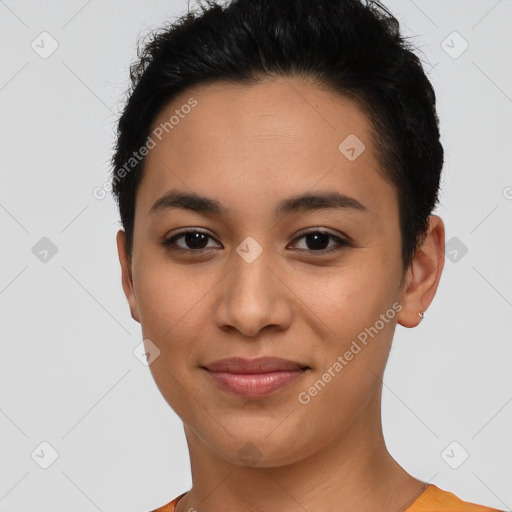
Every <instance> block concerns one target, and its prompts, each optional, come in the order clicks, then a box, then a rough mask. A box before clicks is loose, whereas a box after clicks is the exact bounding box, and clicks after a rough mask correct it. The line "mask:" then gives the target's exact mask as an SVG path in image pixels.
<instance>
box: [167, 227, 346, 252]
mask: <svg viewBox="0 0 512 512" xmlns="http://www.w3.org/2000/svg"><path fill="white" fill-rule="evenodd" d="M188 233H202V234H203V235H205V236H207V237H208V238H210V239H212V240H215V239H214V238H213V237H212V236H210V235H209V234H208V233H206V232H204V231H200V230H198V229H190V230H185V231H180V232H179V233H177V234H175V235H173V236H172V237H170V238H166V239H164V240H163V241H162V245H163V246H164V247H165V248H166V249H169V250H172V251H181V252H188V253H195V254H196V255H201V254H204V253H207V252H210V251H209V249H184V248H183V247H179V246H178V247H173V245H174V244H175V241H176V240H178V239H180V238H182V237H183V236H185V235H187V234H188ZM313 234H322V235H328V236H329V237H330V238H332V239H333V240H335V241H336V242H337V244H338V246H337V247H334V248H332V247H331V248H330V249H319V250H316V251H315V250H313V249H298V251H299V252H307V253H310V254H311V253H313V254H314V253H316V255H319V256H322V255H326V254H330V253H333V252H336V251H340V250H342V249H343V248H345V247H351V246H352V244H351V243H350V242H349V241H348V240H345V239H343V238H340V237H338V236H335V235H333V234H332V233H329V232H328V231H322V230H318V229H317V230H313V231H308V232H306V233H302V234H301V235H300V236H299V237H297V238H296V239H295V240H294V242H297V241H299V240H301V239H302V238H304V237H306V236H308V235H313Z"/></svg>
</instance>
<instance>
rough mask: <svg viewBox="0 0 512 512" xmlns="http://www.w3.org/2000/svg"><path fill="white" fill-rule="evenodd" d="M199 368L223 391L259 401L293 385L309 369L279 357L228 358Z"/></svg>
mask: <svg viewBox="0 0 512 512" xmlns="http://www.w3.org/2000/svg"><path fill="white" fill-rule="evenodd" d="M203 368H204V369H205V370H207V372H208V374H209V375H210V376H211V377H212V379H213V380H214V381H215V382H216V383H217V384H218V385H219V386H220V387H221V388H222V389H223V390H224V391H228V392H229V393H231V394H235V395H237V396H240V397H243V398H260V397H263V396H267V395H270V394H272V393H274V392H276V391H278V390H280V389H283V388H284V387H286V386H288V385H289V384H291V383H292V382H295V381H296V380H297V379H299V378H300V377H302V376H303V375H304V374H305V373H306V371H307V370H308V369H309V366H307V365H304V364H301V363H298V362H296V361H291V360H289V359H282V358H279V357H260V358H257V359H244V358H241V357H232V358H227V359H221V360H218V361H215V362H213V363H210V364H208V365H206V366H203Z"/></svg>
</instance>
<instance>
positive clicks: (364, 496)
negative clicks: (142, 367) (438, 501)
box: [117, 77, 445, 512]
mask: <svg viewBox="0 0 512 512" xmlns="http://www.w3.org/2000/svg"><path fill="white" fill-rule="evenodd" d="M190 97H193V98H195V99H196V100H197V102H198V104H197V106H196V107H195V108H194V109H192V111H191V112H190V113H189V114H187V115H186V116H184V118H183V119H181V120H180V122H179V124H178V125H176V126H175V127H174V128H173V130H172V131H170V132H169V134H167V135H165V136H164V137H163V138H162V141H160V142H158V144H157V145H156V147H155V148H153V149H152V150H151V151H150V152H149V154H148V156H147V160H146V167H145V170H144V176H143V179H142V181H141V183H140V186H139V189H138V191H137V197H136V214H135V226H134V245H133V257H132V259H131V260H130V259H129V257H128V255H127V254H126V251H125V238H124V231H123V230H120V231H119V232H118V234H117V245H118V253H119V260H120V264H121V268H122V284H123V289H124V292H125V294H126V297H127V299H128V303H129V306H130V311H131V315H132V317H133V318H134V319H135V320H136V321H138V322H140V323H141V327H142V333H143V337H144V339H150V340H151V341H152V342H153V343H154V344H156V345H157V346H158V347H159V349H160V355H159V356H158V357H157V358H156V359H155V360H154V361H153V362H152V363H151V365H150V370H151V372H152V375H153V377H154V379H155V382H156V384H157V386H158V388H159V389H160V391H161V393H162V395H163V396H164V398H165V399H166V401H167V402H168V403H169V405H170V406H171V407H172V409H173V410H174V411H175V412H176V413H177V414H178V415H179V416H180V418H181V419H182V420H183V424H184V429H185V434H186V438H187V443H188V447H189V452H190V460H191V469H192V479H193V486H192V489H191V490H190V492H189V493H187V494H186V495H185V496H184V497H183V498H182V499H181V500H180V502H179V503H178V505H177V509H176V510H177V512H185V511H188V510H189V509H190V508H191V507H193V508H195V509H196V510H198V511H199V512H213V511H219V510H237V511H239V512H242V511H268V510H276V511H277V510H279V511H297V510H300V511H302V510H308V511H313V510H315V511H327V510H337V509H338V508H339V504H340V503H343V504H344V510H351V511H365V512H367V511H373V510H375V511H377V510H379V511H383V510H389V511H399V510H402V509H404V508H405V507H406V506H407V505H408V504H410V503H411V502H413V501H414V500H415V499H416V498H417V497H418V495H419V494H421V492H423V491H424V489H425V487H426V483H425V482H422V481H420V480H417V479H415V478H413V477H412V476H410V475H409V474H407V473H406V472H405V471H404V470H403V468H402V467H401V466H400V465H399V464H398V463H397V462H396V461H394V459H393V458H392V457H391V455H390V454H389V453H388V451H387V448H386V445H385V442H384V437H383V433H382V426H381V393H382V376H383V373H384V369H385V366H386V361H387V358H388V355H389V351H390V348H391V344H392V339H393V334H394V330H395V327H396V323H397V322H398V323H399V324H400V325H402V326H404V327H408V328H412V327H415V326H416V325H418V323H419V322H420V317H419V316H418V313H419V312H424V311H426V310H427V309H428V306H429V305H430V303H431V301H432V300H433V298H434V295H435V293H436V290H437V286H438V283H439V280H440V277H441V273H442V269H443V263H444V238H445V233H444V224H443V221H442V220H441V219H440V218H439V217H438V216H435V215H432V216H431V217H430V218H429V222H430V224H429V233H428V236H427V237H426V239H425V241H424V243H423V244H422V246H421V247H420V248H419V250H418V251H417V253H416V256H415V258H414V261H413V262H412V264H411V266H410V267H409V268H408V269H407V273H406V277H405V281H404V283H403V285H402V286H400V281H401V277H402V271H403V268H402V260H401V235H400V229H399V217H398V202H397V195H396V191H395V189H394V188H393V187H392V185H391V184H390V183H389V182H387V181H386V180H384V179H383V178H382V176H381V173H380V166H379V162H378V160H377V155H376V153H375V151H374V144H373V141H372V137H371V131H370V125H369V122H368V119H367V118H366V117H365V115H364V114H363V113H362V112H361V111H360V110H359V109H358V108H357V106H356V104H355V103H353V102H352V101H351V100H349V99H347V98H344V97H341V96H339V95H335V94H334V93H333V92H331V91H329V90H327V89H325V88H323V87H320V86H318V85H317V84H314V83H311V82H307V81H304V80H300V79H298V78H294V79H290V78H286V79H285V78H282V77H281V78H275V79H272V80H267V81H265V82H262V83H260V84H258V85H256V86H240V85H233V84H227V83H221V82H217V83H214V84H209V85H208V86H198V87H194V88H191V89H189V90H187V91H186V92H185V93H183V94H182V95H180V96H179V97H177V98H175V99H174V100H173V102H172V103H171V104H169V105H168V106H166V107H165V108H164V109H163V110H162V111H161V112H160V114H159V115H158V117H157V119H156V120H155V123H154V126H158V124H159V123H161V122H165V121H166V120H168V119H169V117H170V116H171V115H172V114H173V113H174V111H175V110H176V108H180V106H181V105H183V104H185V103H186V102H187V100H188V99H189V98H190ZM349 134H356V135H357V137H358V138H359V139H360V140H361V141H363V143H364V144H365V147H366V149H365V150H364V151H363V152H362V153H361V154H360V155H359V156H358V157H357V158H356V159H355V160H354V161H350V160H349V159H347V158H346V157H345V155H343V154H342V153H341V152H340V151H339V149H338V146H339V144H340V142H341V141H343V140H344V139H345V138H346V137H347V136H348V135H349ZM170 189H179V190H183V191H185V192H195V193H197V194H200V195H205V196H208V197H211V198H214V199H216V200H218V201H220V202H222V203H223V205H225V206H226V207H228V208H229V209H230V212H231V213H230V216H229V217H223V218H217V217H215V216H212V215H202V214H199V213H196V212H192V211H187V210H184V209H172V210H168V211H161V212H159V213H158V214H155V215H151V214H149V210H150V208H151V206H152V205H153V203H154V202H155V201H156V200H157V199H159V198H160V197H161V196H162V195H163V194H164V193H166V192H167V191H168V190H170ZM333 190H335V191H338V192H340V193H343V194H346V195H348V196H351V197H353V198H356V199H357V200H358V201H360V202H361V203H362V204H363V205H364V206H366V207H367V211H366V212H360V211H357V210H348V209H347V210H344V209H342V210H339V209H333V210H317V211H308V212H294V213H292V214H290V215H285V216H280V217H278V218H276V217H275V216H274V214H273V208H274V205H275V204H276V203H277V202H279V201H280V200H282V199H285V198H288V197H290V196H294V195H297V194H301V193H304V192H318V191H333ZM188 228H198V229H199V230H203V231H206V232H207V233H208V235H209V236H210V237H211V238H207V239H204V240H203V245H195V246H194V245H191V244H188V245H187V243H186V239H185V238H184V237H182V238H180V239H178V240H176V241H175V243H176V244H177V245H178V246H180V247H182V248H188V249H189V252H188V253H186V252H179V251H173V250H171V249H170V248H169V247H167V248H166V247H164V246H162V244H161V242H162V240H164V239H165V238H169V237H171V236H173V235H175V234H177V233H179V232H180V231H183V230H184V229H188ZM318 229H320V230H323V231H328V232H329V233H330V234H332V235H333V236H335V237H336V236H338V237H340V238H346V237H349V238H350V239H351V240H352V242H353V245H352V246H341V247H340V250H338V251H334V252H330V253H329V252H326V251H327V250H328V249H329V248H331V247H336V246H337V243H336V239H327V240H326V241H325V245H324V246H322V247H325V248H321V249H316V248H315V247H316V246H315V245H314V240H313V241H311V238H310V239H309V240H310V241H309V243H308V239H307V238H304V236H303V234H304V233H303V232H302V230H306V231H308V232H315V231H318ZM248 236H251V237H253V238H254V239H255V240H256V241H257V242H258V243H259V245H260V246H261V248H262V253H261V254H260V255H259V256H258V257H257V258H256V259H255V260H254V261H253V262H251V263H248V262H247V261H245V260H244V259H243V258H242V257H240V256H239V254H238V253H237V252H236V248H237V247H238V246H239V245H240V244H241V242H242V241H243V240H244V239H245V238H246V237H248ZM327 245H328V247H327ZM204 246H207V250H208V251H209V252H207V253H206V254H203V255H197V254H194V253H193V250H197V249H194V247H204ZM321 251H323V253H322V252H321ZM393 303H399V304H400V305H401V306H402V309H401V310H400V312H399V313H398V314H396V316H395V317H394V318H393V319H392V320H390V321H389V322H388V323H385V326H384V327H383V328H382V329H380V330H379V331H378V334H377V335H375V336H374V337H373V338H369V341H368V344H367V345H366V346H364V347H363V348H362V350H361V351H360V352H359V353H358V354H357V355H356V356H354V358H353V359H352V360H351V361H350V362H349V363H348V364H347V365H346V366H345V367H344V368H343V370H342V371H341V372H339V373H337V374H336V376H335V377H333V378H332V380H331V381H330V382H329V383H328V384H327V385H326V386H325V387H324V388H323V389H322V390H321V391H320V392H318V394H317V395H316V396H314V397H313V398H311V400H310V402H309V403H307V404H302V403H300V402H299V401H298V398H297V397H298V394H299V393H300V392H302V391H307V390H308V389H309V388H310V387H311V386H312V385H313V383H315V381H317V380H318V379H319V378H321V377H322V374H324V373H325V372H326V370H327V369H328V368H329V367H332V365H333V363H334V362H335V361H336V360H337V357H338V356H339V355H343V354H344V353H345V352H346V351H347V350H348V349H349V347H350V345H351V343H352V341H353V340H355V339H356V338H357V335H358V334H359V333H361V332H362V331H364V329H365V328H368V327H370V326H373V325H375V323H376V321H377V320H378V319H379V318H380V315H381V314H383V313H386V311H388V310H390V309H391V310H393V309H392V304H393ZM232 356H240V357H246V358H255V357H259V356H278V357H283V358H286V359H291V360H295V361H299V362H301V363H303V364H305V365H308V366H309V367H310V370H308V371H307V372H306V373H305V374H304V375H303V376H302V377H301V378H300V379H299V380H297V381H295V382H294V383H292V384H291V385H289V386H287V387H285V388H283V389H281V390H280V391H278V392H277V393H274V394H273V395H271V396H267V397H264V398H260V399H243V398H240V397H238V396H234V395H232V394H228V393H226V392H225V391H223V390H221V389H220V388H219V387H218V386H217V385H216V384H215V383H214V382H213V381H212V379H211V377H210V375H209V374H208V373H207V372H205V370H203V369H202V368H201V366H202V365H206V364H208V363H210V362H212V361H215V360H217V359H221V358H225V357H232ZM247 443H252V445H248V444H247ZM244 446H245V447H246V449H247V446H251V447H252V446H254V447H256V449H254V448H252V449H253V451H254V452H255V453H257V454H258V455H257V456H256V455H255V457H256V458H257V457H260V458H259V459H258V460H257V461H256V464H254V461H253V462H252V463H247V462H244V461H243V460H241V459H240V458H239V456H238V454H239V450H240V449H242V448H243V447H244ZM256 450H257V451H256ZM171 463H172V461H171Z"/></svg>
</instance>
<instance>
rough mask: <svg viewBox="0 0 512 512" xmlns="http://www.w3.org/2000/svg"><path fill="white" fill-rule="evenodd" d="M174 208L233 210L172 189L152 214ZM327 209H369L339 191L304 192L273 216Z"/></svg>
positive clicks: (223, 214) (225, 214) (222, 212)
mask: <svg viewBox="0 0 512 512" xmlns="http://www.w3.org/2000/svg"><path fill="white" fill-rule="evenodd" d="M174 208H179V209H183V210H189V211H193V212H197V213H201V214H205V215H214V216H218V217H229V215H230V210H229V209H228V208H227V207H225V206H223V205H222V203H220V202H219V201H217V200H216V199H212V198H209V197H205V196H200V195H198V194H195V193H189V192H182V191H179V190H170V191H168V192H167V193H166V194H164V195H163V196H162V197H160V198H159V199H157V201H155V203H154V204H153V206H152V207H151V209H150V210H149V214H150V215H152V214H156V213H158V212H162V211H167V210H171V209H174ZM327 209H343V210H355V211H360V212H368V208H366V206H364V205H363V204H361V203H360V202H359V201H358V200H357V199H355V198H353V197H350V196H347V195H345V194H340V193H339V192H317V193H305V194H301V195H298V196H294V197H290V198H287V199H284V200H282V201H280V202H279V203H278V204H277V205H276V206H275V208H274V215H275V216H276V217H277V216H280V215H290V214H292V213H300V212H309V211H316V210H327Z"/></svg>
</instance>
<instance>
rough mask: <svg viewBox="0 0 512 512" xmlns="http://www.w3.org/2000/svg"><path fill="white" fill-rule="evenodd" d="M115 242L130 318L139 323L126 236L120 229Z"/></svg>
mask: <svg viewBox="0 0 512 512" xmlns="http://www.w3.org/2000/svg"><path fill="white" fill-rule="evenodd" d="M116 242H117V253H118V256H119V263H120V265H121V281H122V285H123V291H124V294H125V296H126V299H127V300H128V304H129V306H130V312H131V315H132V318H133V319H134V320H136V321H137V322H139V323H140V312H139V308H138V305H137V298H136V296H135V292H134V287H133V275H132V269H131V261H130V258H129V256H128V253H127V252H126V234H125V232H124V230H122V229H120V230H119V231H118V232H117V236H116Z"/></svg>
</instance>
